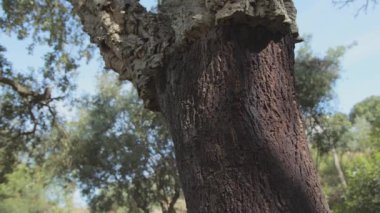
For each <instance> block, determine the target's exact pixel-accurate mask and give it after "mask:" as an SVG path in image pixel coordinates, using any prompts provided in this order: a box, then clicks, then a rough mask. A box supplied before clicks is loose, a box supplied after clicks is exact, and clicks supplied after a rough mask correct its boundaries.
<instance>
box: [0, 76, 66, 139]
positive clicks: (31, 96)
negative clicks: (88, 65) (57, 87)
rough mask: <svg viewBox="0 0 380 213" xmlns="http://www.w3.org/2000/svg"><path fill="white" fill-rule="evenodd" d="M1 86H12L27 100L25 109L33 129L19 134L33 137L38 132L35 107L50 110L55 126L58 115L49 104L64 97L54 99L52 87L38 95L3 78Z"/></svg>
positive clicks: (0, 79) (0, 78)
mask: <svg viewBox="0 0 380 213" xmlns="http://www.w3.org/2000/svg"><path fill="white" fill-rule="evenodd" d="M0 84H4V85H8V86H10V87H11V88H12V89H13V90H14V91H15V92H16V93H18V94H19V95H20V96H21V97H22V98H24V100H25V107H26V108H27V113H28V115H29V117H30V120H31V122H32V128H31V130H29V131H26V132H21V133H19V135H31V134H34V133H35V132H36V130H37V126H38V123H39V122H38V120H37V118H36V116H35V114H34V113H33V107H35V106H36V105H37V106H38V107H40V108H41V107H47V108H48V110H49V112H50V114H51V115H52V123H53V125H54V123H55V119H56V113H55V112H54V110H53V109H52V107H51V106H50V105H49V103H50V102H52V101H53V100H58V99H61V98H62V97H55V98H52V97H51V88H50V87H46V88H45V89H44V92H43V93H38V92H35V91H33V90H31V89H29V88H28V87H26V86H24V85H22V84H20V83H18V82H17V81H15V80H13V79H10V78H6V77H1V76H0Z"/></svg>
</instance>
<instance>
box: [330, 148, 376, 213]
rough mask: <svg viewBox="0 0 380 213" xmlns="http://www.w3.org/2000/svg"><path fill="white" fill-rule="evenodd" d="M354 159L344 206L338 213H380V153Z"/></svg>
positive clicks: (338, 209) (350, 169) (339, 208)
mask: <svg viewBox="0 0 380 213" xmlns="http://www.w3.org/2000/svg"><path fill="white" fill-rule="evenodd" d="M354 159H355V160H354V161H353V162H352V163H351V165H350V168H349V171H348V173H349V174H350V175H349V176H348V177H349V179H348V181H349V187H348V189H347V191H346V193H345V196H344V199H345V201H344V205H341V206H339V207H338V208H337V212H344V213H351V212H352V213H356V212H368V213H376V212H380V153H376V154H372V155H370V156H365V155H361V156H358V157H356V158H354Z"/></svg>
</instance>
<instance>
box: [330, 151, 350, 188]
mask: <svg viewBox="0 0 380 213" xmlns="http://www.w3.org/2000/svg"><path fill="white" fill-rule="evenodd" d="M332 153H333V157H334V164H335V168H336V171H337V172H338V175H339V180H340V182H341V183H342V185H343V187H344V188H347V182H346V178H345V177H344V173H343V170H342V167H341V166H340V160H339V156H338V153H337V151H336V148H335V147H333V148H332Z"/></svg>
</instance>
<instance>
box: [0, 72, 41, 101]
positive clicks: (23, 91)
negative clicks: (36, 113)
mask: <svg viewBox="0 0 380 213" xmlns="http://www.w3.org/2000/svg"><path fill="white" fill-rule="evenodd" d="M0 83H2V84H6V85H8V86H10V87H12V89H13V90H14V91H16V92H17V93H18V94H19V95H20V96H21V97H28V96H36V95H38V93H36V92H34V91H31V90H30V89H28V88H27V87H25V86H23V85H21V84H20V83H18V82H16V81H14V80H12V79H9V78H5V77H1V76H0Z"/></svg>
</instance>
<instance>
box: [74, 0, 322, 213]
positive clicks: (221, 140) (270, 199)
mask: <svg viewBox="0 0 380 213" xmlns="http://www.w3.org/2000/svg"><path fill="white" fill-rule="evenodd" d="M71 2H72V3H73V6H74V9H75V11H76V13H77V14H78V15H79V16H80V18H81V20H82V22H83V25H84V30H85V31H86V32H87V33H88V34H89V35H90V37H91V40H92V41H93V42H94V43H96V44H97V45H98V46H99V48H100V52H101V53H102V55H103V58H104V60H105V64H106V66H107V67H109V68H112V69H114V70H115V71H116V72H118V73H119V74H120V79H121V80H130V81H132V82H133V83H134V85H135V87H136V88H137V89H138V91H139V95H140V97H141V98H142V99H143V100H144V103H145V106H146V107H147V108H149V109H152V110H156V111H161V112H162V113H163V114H164V116H165V117H166V119H167V121H168V123H169V126H170V129H171V133H172V136H173V140H174V144H175V152H176V158H177V166H178V169H179V173H180V179H181V182H182V187H183V191H184V195H185V198H186V203H187V208H188V211H189V212H190V213H191V212H205V213H212V212H231V213H235V212H244V213H246V212H260V213H261V212H264V213H265V212H270V213H272V212H302V213H304V212H305V213H306V212H307V213H310V212H311V213H312V212H328V211H329V209H328V206H327V203H326V200H325V198H324V196H323V194H322V192H321V187H320V185H319V182H318V177H317V175H316V171H315V169H314V167H313V164H312V162H311V158H310V153H309V150H308V147H307V144H306V142H305V135H304V130H303V127H302V124H301V120H300V114H299V111H298V106H297V103H296V101H295V96H294V85H293V74H292V70H293V63H294V55H293V54H294V41H295V39H297V36H298V30H297V26H296V23H295V19H296V9H295V7H294V4H293V1H292V0H265V1H264V0H259V1H258V0H233V1H232V0H231V1H220V0H207V1H204V0H192V1H190V0H188V1H183V0H166V1H160V2H161V3H162V4H160V5H159V7H158V14H153V13H149V12H147V11H146V10H145V9H144V8H143V7H142V6H141V5H140V4H139V1H138V0H98V1H82V0H71ZM260 26H264V27H260ZM271 32H276V33H271Z"/></svg>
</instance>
